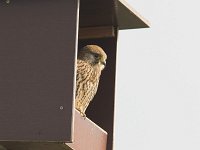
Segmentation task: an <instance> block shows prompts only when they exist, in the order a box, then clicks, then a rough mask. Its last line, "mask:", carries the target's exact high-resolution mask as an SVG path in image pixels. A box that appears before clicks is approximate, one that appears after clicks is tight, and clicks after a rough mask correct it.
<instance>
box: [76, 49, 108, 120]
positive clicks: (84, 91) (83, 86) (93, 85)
mask: <svg viewBox="0 0 200 150" xmlns="http://www.w3.org/2000/svg"><path fill="white" fill-rule="evenodd" d="M106 59H107V55H106V53H105V52H104V50H103V49H102V48H101V47H100V46H98V45H86V46H84V47H83V48H82V49H81V50H80V51H79V53H78V56H77V65H76V94H75V108H76V109H77V110H78V111H79V112H80V114H81V116H82V117H84V118H86V114H85V111H86V109H87V108H88V106H89V104H90V102H91V101H92V99H93V98H94V96H95V95H96V92H97V89H98V85H99V80H100V76H101V72H102V70H103V69H104V68H105V66H106Z"/></svg>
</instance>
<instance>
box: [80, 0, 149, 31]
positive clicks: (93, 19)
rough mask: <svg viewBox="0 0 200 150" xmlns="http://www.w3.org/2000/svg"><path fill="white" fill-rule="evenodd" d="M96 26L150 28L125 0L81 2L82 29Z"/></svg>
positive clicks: (89, 0)
mask: <svg viewBox="0 0 200 150" xmlns="http://www.w3.org/2000/svg"><path fill="white" fill-rule="evenodd" d="M94 26H118V27H119V29H133V28H146V27H149V25H148V22H147V21H146V20H145V19H144V18H143V17H141V16H140V15H139V13H137V12H136V11H135V10H134V9H133V8H131V7H130V5H128V3H126V2H125V1H124V0H81V1H80V27H94Z"/></svg>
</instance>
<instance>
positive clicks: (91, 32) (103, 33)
mask: <svg viewBox="0 0 200 150" xmlns="http://www.w3.org/2000/svg"><path fill="white" fill-rule="evenodd" d="M114 36H115V33H114V27H113V26H105V27H104V26H101V27H85V28H80V29H79V39H96V38H108V37H114Z"/></svg>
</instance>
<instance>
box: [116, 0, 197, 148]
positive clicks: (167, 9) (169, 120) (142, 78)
mask: <svg viewBox="0 0 200 150" xmlns="http://www.w3.org/2000/svg"><path fill="white" fill-rule="evenodd" d="M127 1H128V2H129V3H130V5H131V6H132V7H133V8H135V9H136V10H137V11H138V12H139V13H140V14H141V15H142V16H144V17H145V18H146V19H148V20H149V22H150V23H151V28H150V29H139V30H126V31H120V33H119V40H118V66H117V69H118V71H117V73H118V74H117V91H116V122H115V124H116V126H115V148H114V150H199V149H200V9H199V6H200V1H198V0H127Z"/></svg>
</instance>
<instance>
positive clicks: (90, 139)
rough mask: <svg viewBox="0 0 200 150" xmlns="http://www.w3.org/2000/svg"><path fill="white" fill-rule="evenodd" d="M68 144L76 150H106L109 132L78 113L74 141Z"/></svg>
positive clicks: (76, 114)
mask: <svg viewBox="0 0 200 150" xmlns="http://www.w3.org/2000/svg"><path fill="white" fill-rule="evenodd" d="M66 144H67V145H68V146H69V147H71V148H72V149H74V150H106V144H107V132H105V131H104V130H103V129H101V128H100V127H99V126H97V125H96V124H95V123H94V122H92V121H91V120H90V119H88V118H86V119H84V118H83V117H82V116H80V113H79V112H78V111H76V113H75V126H74V141H73V143H71V144H70V143H66Z"/></svg>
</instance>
